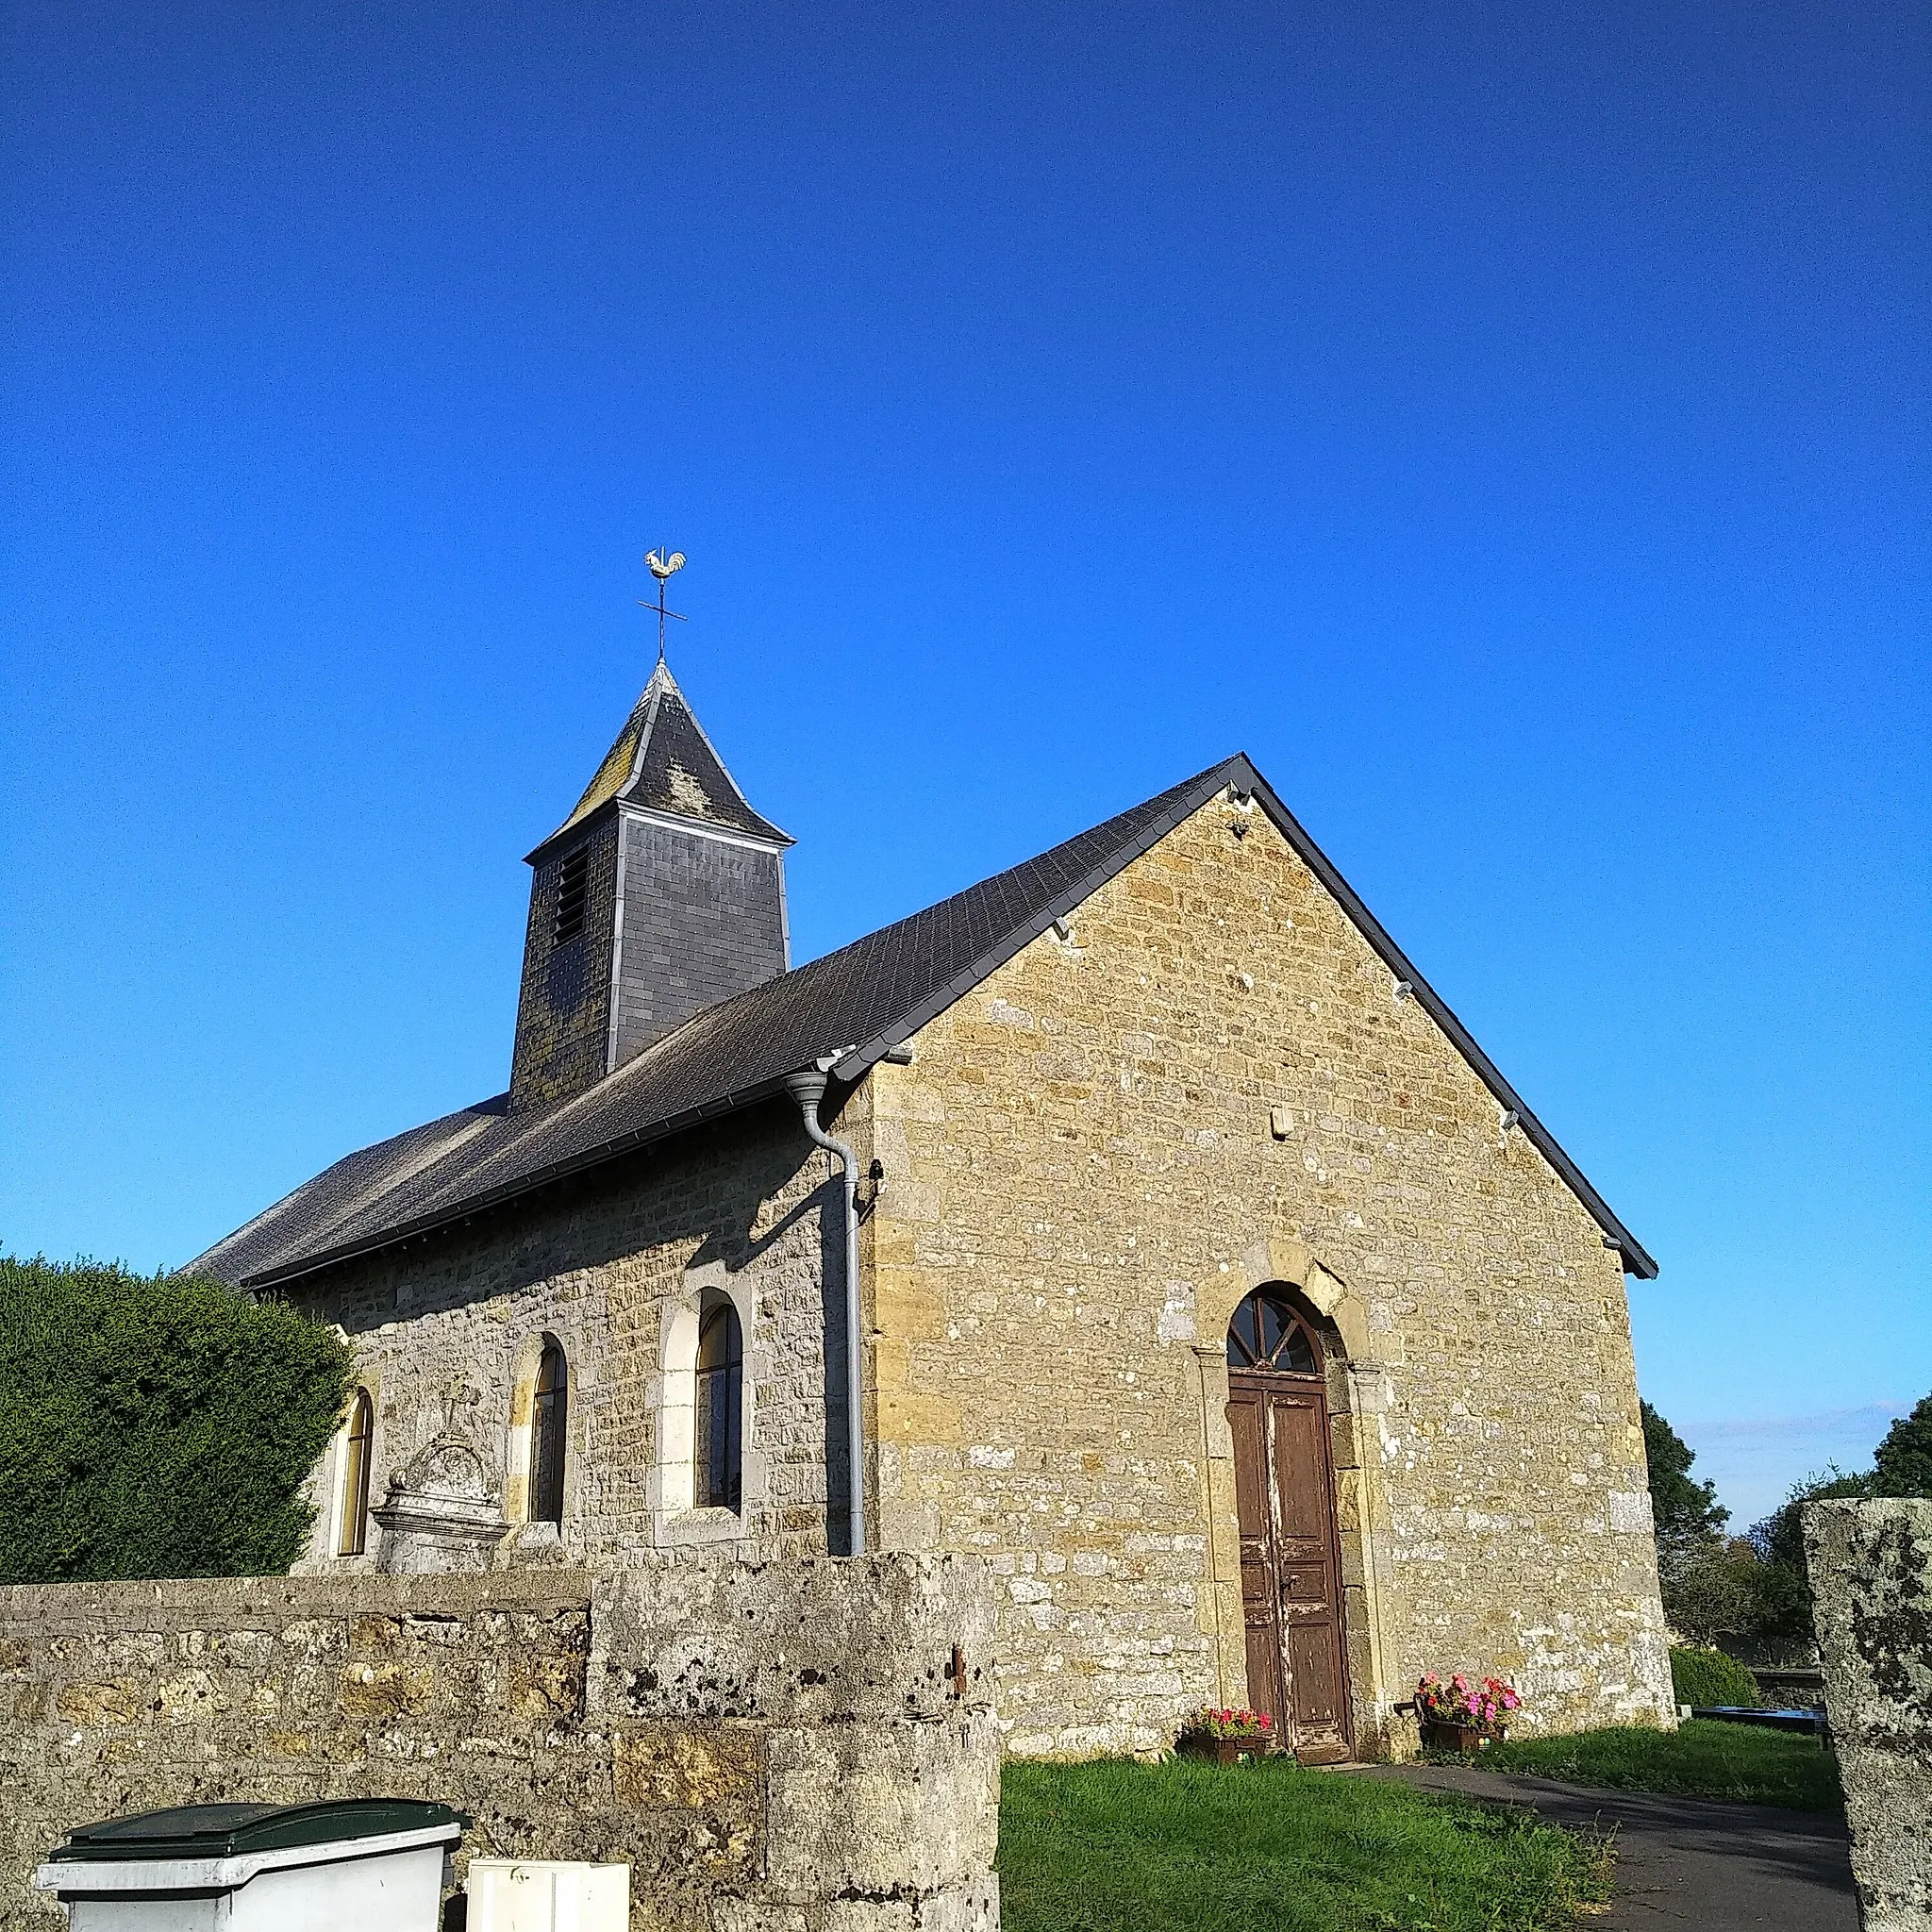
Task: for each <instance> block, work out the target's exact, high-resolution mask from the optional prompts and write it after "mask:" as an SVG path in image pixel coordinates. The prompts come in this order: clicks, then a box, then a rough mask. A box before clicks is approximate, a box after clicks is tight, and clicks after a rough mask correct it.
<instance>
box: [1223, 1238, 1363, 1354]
mask: <svg viewBox="0 0 1932 1932" xmlns="http://www.w3.org/2000/svg"><path fill="white" fill-rule="evenodd" d="M1229 1273H1230V1274H1231V1276H1232V1278H1233V1281H1234V1282H1235V1284H1236V1286H1235V1288H1234V1291H1233V1293H1232V1294H1231V1295H1229V1296H1228V1298H1227V1313H1229V1314H1232V1313H1233V1311H1234V1309H1235V1308H1236V1307H1239V1306H1240V1305H1241V1302H1242V1300H1243V1299H1245V1297H1247V1296H1248V1295H1250V1294H1252V1293H1253V1292H1254V1291H1255V1290H1256V1289H1257V1288H1266V1287H1267V1286H1268V1285H1269V1284H1270V1283H1271V1282H1285V1283H1287V1285H1288V1286H1289V1287H1290V1288H1293V1289H1297V1290H1299V1291H1300V1292H1301V1294H1302V1295H1303V1297H1304V1298H1305V1299H1306V1300H1307V1303H1308V1306H1309V1307H1311V1308H1312V1309H1313V1310H1314V1311H1315V1313H1316V1314H1318V1315H1319V1316H1321V1317H1322V1319H1323V1320H1324V1322H1329V1323H1332V1324H1334V1326H1335V1331H1336V1333H1337V1334H1338V1335H1339V1336H1340V1337H1341V1346H1342V1349H1343V1351H1344V1353H1345V1354H1346V1355H1347V1357H1348V1359H1349V1360H1350V1361H1356V1362H1359V1361H1364V1360H1366V1359H1367V1358H1368V1355H1369V1310H1368V1306H1367V1304H1366V1303H1365V1302H1364V1301H1363V1300H1362V1298H1361V1296H1359V1295H1358V1294H1357V1293H1356V1292H1355V1291H1354V1290H1352V1289H1351V1288H1350V1287H1349V1285H1348V1284H1347V1283H1346V1282H1345V1281H1343V1280H1342V1279H1341V1277H1340V1276H1339V1275H1337V1274H1331V1273H1330V1271H1329V1270H1328V1269H1326V1268H1325V1267H1324V1266H1323V1265H1322V1263H1321V1262H1320V1261H1319V1260H1318V1259H1316V1257H1315V1256H1314V1255H1313V1253H1312V1252H1311V1251H1310V1250H1309V1249H1308V1247H1307V1243H1305V1242H1303V1241H1293V1240H1289V1239H1286V1238H1284V1237H1282V1236H1279V1235H1273V1236H1264V1237H1263V1238H1262V1239H1261V1240H1260V1241H1257V1242H1255V1244H1254V1245H1253V1246H1252V1247H1250V1248H1247V1249H1246V1250H1244V1251H1243V1253H1242V1255H1241V1259H1240V1260H1239V1261H1238V1262H1237V1263H1236V1264H1235V1266H1234V1267H1233V1269H1231V1270H1230V1271H1229Z"/></svg>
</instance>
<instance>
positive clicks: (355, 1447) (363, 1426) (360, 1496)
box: [336, 1389, 375, 1557]
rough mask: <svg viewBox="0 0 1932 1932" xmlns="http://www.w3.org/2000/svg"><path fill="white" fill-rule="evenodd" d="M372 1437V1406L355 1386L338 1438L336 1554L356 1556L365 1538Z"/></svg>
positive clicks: (363, 1547) (366, 1393)
mask: <svg viewBox="0 0 1932 1932" xmlns="http://www.w3.org/2000/svg"><path fill="white" fill-rule="evenodd" d="M374 1446H375V1404H373V1403H372V1402H371V1401H370V1400H369V1391H368V1390H366V1389H358V1390H357V1391H356V1404H355V1407H353V1408H351V1409H350V1411H349V1433H348V1434H347V1435H346V1436H345V1437H344V1438H343V1439H342V1506H341V1518H340V1522H341V1527H340V1528H339V1529H338V1530H337V1532H336V1555H337V1556H339V1557H359V1556H360V1555H361V1554H362V1552H363V1550H364V1549H365V1548H366V1547H367V1546H368V1542H369V1452H370V1450H371V1449H372V1448H373V1447H374Z"/></svg>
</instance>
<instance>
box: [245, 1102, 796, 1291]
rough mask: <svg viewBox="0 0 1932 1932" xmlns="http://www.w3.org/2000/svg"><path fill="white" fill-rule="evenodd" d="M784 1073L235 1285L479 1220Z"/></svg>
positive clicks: (703, 1116)
mask: <svg viewBox="0 0 1932 1932" xmlns="http://www.w3.org/2000/svg"><path fill="white" fill-rule="evenodd" d="M783 1091H785V1090H784V1076H783V1075H782V1074H781V1075H779V1076H777V1077H776V1078H774V1079H769V1080H761V1081H758V1082H757V1083H756V1084H755V1085H753V1086H750V1087H745V1088H741V1089H739V1090H738V1091H734V1092H731V1093H724V1094H720V1095H719V1096H718V1097H717V1098H716V1099H715V1100H706V1101H701V1102H699V1103H698V1105H697V1106H695V1107H688V1108H685V1109H684V1110H683V1111H682V1112H681V1113H675V1114H670V1115H667V1116H666V1117H665V1118H664V1119H663V1120H661V1121H652V1122H651V1123H649V1124H647V1125H645V1126H641V1127H637V1128H634V1129H633V1130H632V1131H631V1132H629V1133H627V1134H618V1135H615V1136H613V1137H612V1138H611V1139H610V1140H608V1141H599V1142H598V1143H597V1144H596V1145H595V1146H593V1147H587V1148H584V1149H582V1150H580V1151H579V1152H578V1153H575V1154H573V1155H571V1156H569V1157H568V1158H566V1159H563V1160H556V1161H552V1162H551V1164H550V1165H549V1166H548V1167H541V1168H536V1169H534V1170H532V1171H531V1172H530V1173H529V1174H519V1175H518V1176H517V1177H516V1179H514V1180H512V1181H506V1182H505V1183H504V1184H503V1185H502V1186H501V1187H498V1188H489V1189H486V1190H485V1191H483V1192H482V1193H480V1194H468V1195H465V1196H464V1197H463V1199H462V1200H461V1201H460V1202H458V1203H457V1204H455V1205H454V1206H452V1207H449V1208H437V1209H435V1210H433V1211H432V1212H430V1213H428V1214H424V1215H419V1216H418V1217H417V1218H416V1219H415V1220H414V1221H406V1222H399V1223H398V1224H396V1225H395V1226H393V1227H385V1228H381V1229H378V1230H377V1231H376V1232H375V1233H374V1234H370V1235H365V1236H363V1237H362V1238H361V1239H360V1240H358V1241H344V1242H343V1243H342V1244H341V1246H339V1247H335V1248H329V1249H325V1251H324V1252H322V1253H321V1254H317V1255H305V1256H304V1257H302V1259H301V1260H299V1261H291V1262H290V1263H289V1264H288V1265H287V1266H285V1267H281V1268H265V1269H263V1270H262V1271H261V1272H260V1273H259V1274H249V1275H244V1276H243V1277H242V1280H241V1281H240V1282H238V1283H237V1284H236V1285H237V1286H238V1287H240V1288H245V1289H248V1290H250V1291H260V1290H263V1289H271V1288H285V1287H287V1286H288V1284H289V1283H290V1282H291V1281H298V1280H300V1279H301V1278H302V1277H303V1276H304V1275H307V1274H320V1273H321V1272H322V1270H324V1269H325V1268H334V1267H337V1266H339V1265H340V1264H341V1262H344V1261H353V1260H356V1259H357V1258H358V1257H360V1256H363V1255H373V1254H375V1253H376V1252H378V1251H379V1250H380V1249H383V1248H393V1247H400V1246H401V1245H402V1244H403V1243H404V1242H405V1241H415V1240H417V1239H419V1238H420V1237H422V1236H424V1235H430V1234H435V1233H437V1232H439V1231H440V1230H441V1229H443V1228H446V1227H454V1226H457V1225H458V1224H460V1223H462V1222H465V1221H474V1220H475V1217H476V1216H477V1215H479V1214H487V1213H489V1212H490V1211H491V1209H493V1208H502V1207H504V1206H506V1205H508V1203H509V1202H511V1201H515V1200H518V1199H520V1198H521V1197H522V1196H524V1195H525V1194H531V1193H535V1192H536V1191H538V1190H539V1189H540V1188H547V1187H550V1186H552V1185H553V1184H555V1183H556V1182H558V1181H562V1180H569V1179H570V1178H571V1177H572V1176H573V1175H575V1174H582V1173H585V1172H586V1171H588V1170H589V1169H591V1168H593V1167H601V1166H603V1165H604V1163H605V1162H606V1161H608V1160H615V1159H617V1158H619V1157H620V1156H621V1155H625V1154H635V1153H637V1152H639V1151H640V1150H641V1149H642V1148H645V1147H649V1146H653V1145H655V1144H656V1143H657V1142H658V1141H668V1140H670V1139H671V1138H672V1137H673V1136H674V1135H676V1134H682V1133H685V1132H687V1131H688V1130H689V1129H690V1128H691V1127H696V1126H702V1125H704V1124H706V1123H707V1122H708V1121H713V1120H717V1119H719V1118H721V1117H722V1116H724V1115H725V1114H730V1113H736V1112H737V1111H738V1110H739V1108H743V1107H751V1106H754V1105H756V1104H757V1103H758V1101H761V1100H770V1099H772V1098H774V1096H775V1095H777V1094H779V1093H782V1092H783Z"/></svg>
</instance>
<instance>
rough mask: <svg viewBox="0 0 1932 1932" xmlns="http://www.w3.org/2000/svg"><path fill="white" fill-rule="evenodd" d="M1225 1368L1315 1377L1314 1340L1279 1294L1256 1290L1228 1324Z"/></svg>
mask: <svg viewBox="0 0 1932 1932" xmlns="http://www.w3.org/2000/svg"><path fill="white" fill-rule="evenodd" d="M1227 1365H1228V1367H1229V1368H1230V1369H1246V1370H1248V1371H1249V1372H1250V1373H1251V1374H1252V1373H1253V1372H1254V1371H1256V1370H1260V1371H1263V1372H1265V1373H1267V1374H1276V1375H1317V1374H1321V1364H1320V1360H1319V1358H1318V1357H1317V1356H1316V1354H1315V1342H1314V1338H1313V1337H1312V1336H1311V1335H1310V1334H1309V1333H1308V1331H1307V1328H1306V1327H1305V1326H1303V1324H1302V1320H1301V1317H1300V1316H1299V1315H1297V1314H1296V1313H1295V1311H1294V1310H1293V1309H1292V1308H1291V1307H1289V1305H1288V1304H1287V1302H1285V1301H1284V1300H1283V1299H1282V1298H1281V1297H1280V1296H1279V1295H1277V1294H1271V1293H1270V1292H1269V1291H1267V1290H1266V1289H1265V1288H1257V1290H1256V1291H1254V1293H1253V1294H1251V1295H1250V1296H1248V1298H1247V1299H1246V1300H1245V1301H1244V1302H1242V1304H1241V1307H1238V1308H1237V1309H1236V1310H1235V1311H1234V1320H1233V1321H1232V1322H1230V1323H1229V1324H1227Z"/></svg>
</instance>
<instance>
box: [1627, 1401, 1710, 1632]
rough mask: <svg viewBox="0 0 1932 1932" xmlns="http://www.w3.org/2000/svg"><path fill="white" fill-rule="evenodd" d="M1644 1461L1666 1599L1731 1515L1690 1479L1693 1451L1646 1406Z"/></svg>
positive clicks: (1707, 1487) (1707, 1550) (1706, 1551)
mask: <svg viewBox="0 0 1932 1932" xmlns="http://www.w3.org/2000/svg"><path fill="white" fill-rule="evenodd" d="M1641 1413H1642V1417H1643V1456H1644V1460H1645V1461H1646V1462H1647V1463H1648V1464H1649V1466H1650V1513H1651V1515H1652V1517H1653V1518H1654V1519H1655V1520H1656V1524H1657V1570H1658V1572H1659V1573H1660V1574H1661V1575H1662V1576H1663V1578H1664V1585H1665V1593H1666V1595H1667V1596H1668V1594H1669V1589H1670V1583H1671V1579H1672V1578H1673V1577H1674V1576H1678V1575H1681V1574H1683V1572H1684V1570H1685V1568H1686V1566H1687V1565H1689V1564H1690V1563H1691V1562H1692V1561H1694V1560H1695V1559H1696V1558H1697V1557H1703V1556H1707V1555H1708V1554H1709V1553H1710V1552H1711V1551H1712V1550H1714V1549H1716V1548H1717V1547H1718V1546H1719V1545H1720V1544H1722V1542H1723V1541H1724V1524H1726V1523H1728V1522H1729V1521H1730V1520H1731V1512H1730V1511H1729V1510H1728V1509H1726V1508H1725V1507H1724V1505H1723V1504H1722V1503H1720V1502H1719V1501H1718V1499H1717V1485H1716V1484H1715V1483H1707V1482H1706V1483H1700V1482H1694V1481H1692V1480H1691V1464H1692V1463H1693V1462H1695V1461H1696V1460H1697V1452H1696V1451H1695V1450H1694V1449H1692V1448H1691V1445H1690V1443H1688V1442H1687V1441H1685V1440H1684V1439H1683V1437H1681V1436H1680V1435H1678V1433H1677V1432H1676V1430H1675V1429H1674V1428H1672V1426H1671V1425H1670V1424H1669V1423H1667V1422H1666V1421H1665V1420H1664V1419H1663V1417H1662V1416H1660V1415H1659V1414H1658V1413H1657V1410H1656V1409H1654V1408H1653V1407H1651V1406H1650V1404H1649V1403H1647V1402H1646V1403H1644V1404H1642V1405H1641Z"/></svg>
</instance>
